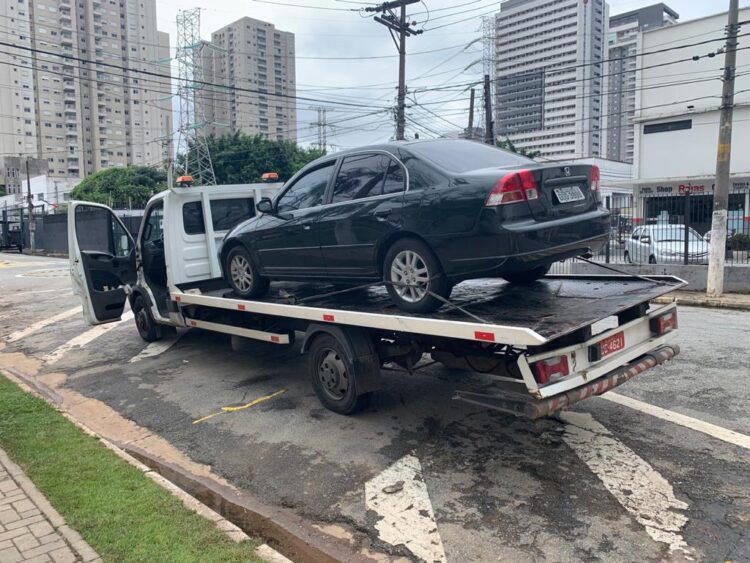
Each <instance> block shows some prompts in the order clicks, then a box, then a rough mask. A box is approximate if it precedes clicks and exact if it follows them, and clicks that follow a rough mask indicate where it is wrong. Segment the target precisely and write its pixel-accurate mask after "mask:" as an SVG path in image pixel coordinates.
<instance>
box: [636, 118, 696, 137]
mask: <svg viewBox="0 0 750 563" xmlns="http://www.w3.org/2000/svg"><path fill="white" fill-rule="evenodd" d="M692 128H693V120H692V119H683V120H681V121H667V122H665V123H651V124H649V125H644V126H643V134H644V135H648V134H649V133H664V132H666V131H681V130H682V129H692Z"/></svg>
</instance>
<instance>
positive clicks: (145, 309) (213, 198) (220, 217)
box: [68, 183, 282, 341]
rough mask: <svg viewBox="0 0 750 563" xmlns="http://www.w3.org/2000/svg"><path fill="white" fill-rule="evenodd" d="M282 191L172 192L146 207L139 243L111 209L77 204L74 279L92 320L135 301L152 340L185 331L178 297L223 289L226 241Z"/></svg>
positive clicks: (71, 228) (263, 187) (251, 187)
mask: <svg viewBox="0 0 750 563" xmlns="http://www.w3.org/2000/svg"><path fill="white" fill-rule="evenodd" d="M281 185H282V184H280V183H268V184H239V185H224V186H197V187H194V186H188V187H176V188H170V189H167V190H164V191H162V192H160V193H158V194H156V195H154V196H153V197H152V198H151V199H150V200H149V202H148V204H147V205H146V209H145V210H144V214H143V219H142V221H141V224H140V228H139V231H138V236H137V238H135V239H134V238H133V236H132V235H131V233H130V232H129V231H128V230H127V229H126V228H125V225H124V224H123V222H122V221H121V220H120V218H119V217H118V216H117V214H116V213H115V212H114V211H113V210H112V209H110V208H109V207H107V206H105V205H101V204H97V203H91V202H84V201H74V202H71V204H70V205H69V208H68V240H69V254H70V274H71V278H72V280H73V291H74V293H76V294H78V295H80V296H81V298H82V302H83V313H84V317H85V318H86V320H87V321H88V322H89V324H102V323H108V322H113V321H117V320H119V319H120V318H121V316H122V314H123V311H124V308H125V301H126V300H129V302H130V307H131V309H132V310H133V313H134V315H135V320H136V326H137V327H138V332H139V333H140V335H141V336H142V337H143V338H144V339H145V340H148V341H153V340H158V339H159V338H160V337H161V336H162V334H163V332H164V327H177V326H184V319H183V318H182V316H181V315H179V314H178V313H177V312H176V311H170V305H169V295H170V292H173V291H190V290H196V289H206V288H210V287H212V286H217V287H218V286H221V285H223V281H222V272H221V266H220V264H219V252H220V251H221V244H222V240H223V238H224V235H225V234H226V233H227V232H228V231H229V230H230V229H231V228H232V227H234V226H235V225H237V224H239V223H241V222H242V221H245V220H247V219H250V218H251V217H253V216H254V215H255V213H256V210H255V204H256V203H257V202H258V201H260V199H261V198H263V197H274V196H275V195H276V194H277V193H278V191H279V190H280V188H281ZM167 330H169V329H168V328H167Z"/></svg>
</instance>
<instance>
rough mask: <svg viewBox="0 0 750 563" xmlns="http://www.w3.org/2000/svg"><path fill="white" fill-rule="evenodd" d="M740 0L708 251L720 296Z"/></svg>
mask: <svg viewBox="0 0 750 563" xmlns="http://www.w3.org/2000/svg"><path fill="white" fill-rule="evenodd" d="M738 12H739V0H729V15H728V23H727V42H726V46H725V48H724V77H723V80H724V85H723V86H722V91H721V117H720V121H719V144H718V147H717V150H716V184H715V186H714V211H713V215H712V217H711V247H710V250H709V254H708V279H707V283H706V293H707V294H708V295H710V296H712V297H719V296H721V294H722V293H724V257H725V252H726V243H727V207H728V204H729V170H730V163H731V157H732V115H733V112H734V73H735V65H736V62H737V31H738V28H739V26H738V24H737V19H738Z"/></svg>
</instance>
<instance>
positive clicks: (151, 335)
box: [133, 295, 161, 342]
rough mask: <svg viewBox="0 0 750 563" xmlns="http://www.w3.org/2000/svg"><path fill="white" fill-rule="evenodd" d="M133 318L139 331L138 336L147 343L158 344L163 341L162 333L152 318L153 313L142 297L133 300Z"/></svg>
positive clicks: (137, 296) (138, 296)
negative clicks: (158, 341) (157, 342)
mask: <svg viewBox="0 0 750 563" xmlns="http://www.w3.org/2000/svg"><path fill="white" fill-rule="evenodd" d="M133 317H134V318H135V326H136V328H137V329H138V334H140V335H141V338H143V340H145V341H146V342H156V341H157V340H161V331H160V330H159V327H158V326H156V323H155V322H154V318H153V317H152V316H151V311H149V310H148V305H146V300H145V299H144V298H143V296H142V295H136V297H135V299H134V300H133Z"/></svg>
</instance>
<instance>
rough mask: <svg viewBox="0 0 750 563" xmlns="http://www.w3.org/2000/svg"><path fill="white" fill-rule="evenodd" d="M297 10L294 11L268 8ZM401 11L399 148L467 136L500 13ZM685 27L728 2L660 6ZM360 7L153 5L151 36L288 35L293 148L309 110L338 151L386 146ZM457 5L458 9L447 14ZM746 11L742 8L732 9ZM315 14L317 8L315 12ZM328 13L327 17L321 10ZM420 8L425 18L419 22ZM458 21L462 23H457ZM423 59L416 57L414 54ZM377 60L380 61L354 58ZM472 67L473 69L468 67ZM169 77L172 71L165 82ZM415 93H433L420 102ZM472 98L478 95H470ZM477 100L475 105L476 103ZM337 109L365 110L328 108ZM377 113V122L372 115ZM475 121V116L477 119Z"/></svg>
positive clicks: (197, 1)
mask: <svg viewBox="0 0 750 563" xmlns="http://www.w3.org/2000/svg"><path fill="white" fill-rule="evenodd" d="M277 2H279V3H286V4H299V5H304V6H313V7H294V6H283V5H279V4H277ZM424 2H426V6H425V3H418V4H413V5H411V6H409V12H408V13H409V14H410V19H413V20H415V21H417V22H419V23H420V25H419V26H418V27H422V26H423V27H424V29H425V32H424V33H423V34H422V35H418V36H416V37H413V38H410V39H408V41H407V52H409V53H412V54H410V55H409V56H408V57H407V64H406V76H407V85H408V88H409V91H410V92H413V94H410V97H416V100H417V101H418V102H419V103H420V104H424V107H423V108H422V107H421V108H411V109H409V110H408V112H407V115H408V117H409V119H410V120H409V121H407V138H411V137H413V135H414V133H415V132H419V133H420V137H422V138H427V137H435V136H437V135H438V134H441V133H445V132H447V131H450V130H458V129H461V128H463V127H465V126H466V121H467V115H468V107H469V102H468V98H469V94H468V92H467V91H466V88H467V86H466V85H467V84H469V83H471V82H474V81H477V80H480V79H481V76H482V74H483V73H482V64H481V58H482V46H481V43H479V42H476V43H474V44H472V41H474V40H477V39H479V38H481V16H486V15H490V14H492V13H494V12H497V11H499V6H500V2H492V1H490V0H474V1H472V0H455V1H453V2H451V1H449V0H424ZM654 3H656V2H655V1H654V0H610V2H609V6H610V14H612V15H613V14H618V13H621V12H626V11H629V10H634V9H637V8H640V7H643V6H648V5H651V4H654ZM665 3H666V4H667V5H668V6H670V7H671V8H672V9H674V10H675V11H677V12H678V13H679V14H680V21H686V20H690V19H694V18H698V17H702V16H706V15H709V14H713V13H716V12H720V11H725V10H726V9H727V7H728V5H729V0H667V1H666V2H665ZM366 4H369V5H372V3H365V0H358V1H355V0H267V1H263V2H261V1H259V0H244V1H237V0H211V1H209V0H184V1H182V2H177V1H175V0H157V18H158V22H157V24H158V28H159V29H160V30H162V31H166V32H168V33H169V35H170V42H171V46H172V54H173V55H174V47H175V38H176V34H175V18H176V15H177V11H178V10H180V9H182V8H192V7H200V8H202V11H201V35H202V36H203V38H205V39H210V35H211V32H212V31H215V30H216V29H218V28H220V27H223V26H225V25H227V24H229V23H231V22H233V21H236V20H237V19H239V18H241V17H244V16H249V17H252V18H256V19H260V20H263V21H267V22H271V23H273V24H274V25H275V26H276V27H277V28H278V29H281V30H283V31H291V32H293V33H294V34H295V42H296V50H297V95H298V96H303V97H307V98H313V99H315V100H320V102H315V101H309V102H307V101H299V102H298V104H297V108H298V124H297V127H298V131H297V136H298V142H299V143H300V144H301V145H308V144H310V143H313V142H317V128H315V127H311V126H310V123H312V122H314V121H315V120H316V114H315V112H313V111H310V110H309V109H308V108H309V106H312V105H316V104H321V105H326V106H329V107H330V109H329V110H328V113H327V119H328V122H329V123H330V124H331V126H330V128H329V134H328V136H329V138H328V142H329V144H332V145H334V146H336V147H339V148H346V147H350V146H359V145H363V144H369V143H373V142H378V141H383V140H387V139H388V138H389V137H391V136H392V135H393V118H392V114H390V113H388V110H387V109H385V108H388V107H390V106H392V104H393V102H394V99H395V95H396V84H397V81H398V58H397V55H396V48H395V45H394V44H393V42H392V40H391V38H390V37H389V34H388V31H387V30H386V28H384V27H383V26H382V25H379V24H377V23H375V22H374V21H372V16H371V15H367V16H366V17H363V16H364V14H360V12H359V11H358V9H359V8H361V7H362V6H363V5H366ZM459 5H463V7H454V6H459ZM740 6H743V7H744V6H750V0H740ZM316 7H317V8H316ZM323 8H327V9H323ZM426 8H429V10H430V14H429V16H428V14H427V10H426ZM462 20H465V21H462ZM422 52H424V54H420V53H422ZM337 57H339V58H340V59H338V60H337V59H336V58H337ZM362 57H383V58H369V59H366V58H362ZM472 63H475V64H473V65H472ZM174 74H176V73H175V72H174V71H173V75H174ZM420 88H441V89H440V90H431V91H423V92H420ZM477 94H480V92H479V90H478V91H477ZM480 99H481V98H480V97H479V96H478V97H477V102H479V100H480ZM337 102H343V103H348V104H357V105H361V106H365V107H357V106H352V105H349V106H347V105H343V104H337ZM374 112H378V113H374ZM476 116H477V118H479V117H480V114H479V112H478V111H477V113H476Z"/></svg>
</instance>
